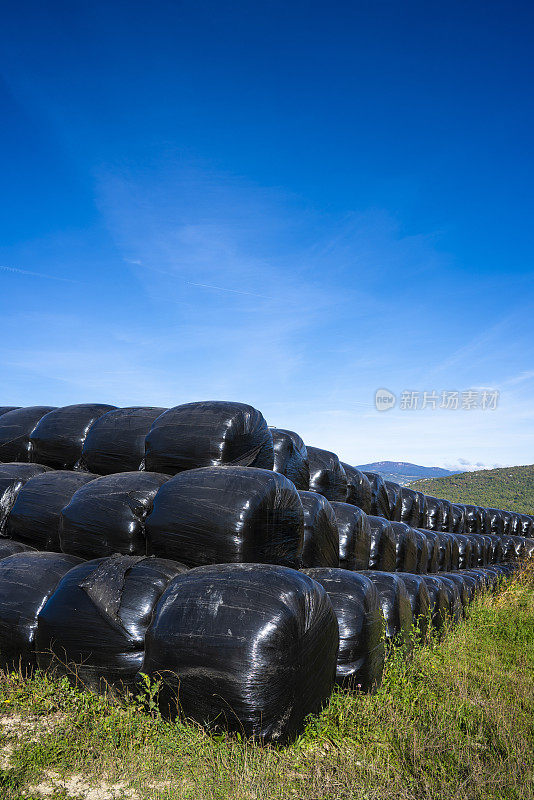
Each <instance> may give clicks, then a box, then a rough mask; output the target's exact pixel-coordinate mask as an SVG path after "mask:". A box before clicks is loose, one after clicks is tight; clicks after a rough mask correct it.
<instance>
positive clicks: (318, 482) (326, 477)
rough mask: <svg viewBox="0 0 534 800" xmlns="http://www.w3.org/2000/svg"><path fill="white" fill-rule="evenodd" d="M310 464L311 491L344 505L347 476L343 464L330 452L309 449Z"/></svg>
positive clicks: (316, 448)
mask: <svg viewBox="0 0 534 800" xmlns="http://www.w3.org/2000/svg"><path fill="white" fill-rule="evenodd" d="M307 450H308V461H309V464H310V491H311V492H318V493H319V494H322V495H323V497H326V499H327V500H330V501H332V500H335V501H336V502H338V503H344V502H345V500H346V498H347V491H348V489H347V486H348V485H347V476H346V474H345V470H344V469H343V467H342V466H341V462H340V460H339V458H338V457H337V456H336V454H335V453H331V452H330V450H321V449H320V448H319V447H308V448H307Z"/></svg>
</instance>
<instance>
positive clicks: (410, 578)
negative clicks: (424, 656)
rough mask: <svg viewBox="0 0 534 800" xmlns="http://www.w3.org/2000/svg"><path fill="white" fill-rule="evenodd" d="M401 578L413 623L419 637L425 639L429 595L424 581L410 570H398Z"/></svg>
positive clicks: (428, 613) (428, 616)
mask: <svg viewBox="0 0 534 800" xmlns="http://www.w3.org/2000/svg"><path fill="white" fill-rule="evenodd" d="M398 575H399V578H402V580H403V581H404V585H405V587H406V591H407V592H408V597H409V599H410V606H411V608H412V616H413V624H414V626H415V628H416V632H417V635H418V636H419V637H420V638H421V639H426V636H427V633H428V623H429V619H430V596H429V594H428V589H427V586H426V583H425V582H424V580H423V577H422V576H421V575H414V574H413V573H411V572H399V573H398Z"/></svg>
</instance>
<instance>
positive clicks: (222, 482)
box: [140, 467, 304, 568]
mask: <svg viewBox="0 0 534 800" xmlns="http://www.w3.org/2000/svg"><path fill="white" fill-rule="evenodd" d="M140 474H142V473H140ZM146 535H147V543H148V552H149V553H151V554H153V555H156V556H159V557H161V558H172V559H174V560H175V561H180V562H181V563H183V564H186V565H187V566H189V567H198V566H202V565H206V564H223V563H247V562H249V563H266V564H282V565H283V566H287V567H294V568H298V567H299V566H300V560H301V554H302V545H303V536H304V511H303V508H302V503H301V500H300V497H299V493H298V492H297V490H296V489H295V487H294V485H293V484H292V483H291V481H290V480H288V479H287V478H286V477H284V475H280V474H279V473H278V472H270V471H268V470H265V469H256V468H255V467H203V468H202V469H195V470H187V471H185V472H181V473H179V474H178V475H175V476H174V477H173V478H171V479H170V480H169V481H167V483H165V484H164V485H163V486H162V487H161V489H160V490H159V492H158V493H157V495H156V498H155V500H154V507H153V509H152V513H151V514H150V515H149V516H148V518H147V520H146Z"/></svg>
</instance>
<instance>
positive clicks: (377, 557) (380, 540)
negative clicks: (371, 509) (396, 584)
mask: <svg viewBox="0 0 534 800" xmlns="http://www.w3.org/2000/svg"><path fill="white" fill-rule="evenodd" d="M367 519H368V520H369V525H370V526H371V550H370V554H369V568H370V569H373V570H383V571H385V572H395V568H396V564H397V555H396V540H395V534H394V533H393V528H392V527H391V523H390V522H389V521H388V520H386V519H384V518H383V517H375V516H373V515H372V514H369V515H368V517H367Z"/></svg>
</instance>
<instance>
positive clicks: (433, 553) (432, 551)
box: [419, 529, 440, 572]
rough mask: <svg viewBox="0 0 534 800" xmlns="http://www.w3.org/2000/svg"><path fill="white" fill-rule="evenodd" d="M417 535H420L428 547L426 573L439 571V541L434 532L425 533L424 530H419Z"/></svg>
mask: <svg viewBox="0 0 534 800" xmlns="http://www.w3.org/2000/svg"><path fill="white" fill-rule="evenodd" d="M419 533H422V534H423V536H424V537H425V539H426V541H427V547H428V562H427V569H426V571H427V572H438V570H439V562H440V549H439V539H438V535H437V533H436V531H427V530H425V529H420V530H419Z"/></svg>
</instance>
